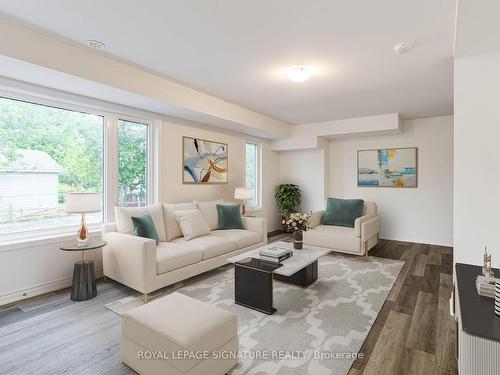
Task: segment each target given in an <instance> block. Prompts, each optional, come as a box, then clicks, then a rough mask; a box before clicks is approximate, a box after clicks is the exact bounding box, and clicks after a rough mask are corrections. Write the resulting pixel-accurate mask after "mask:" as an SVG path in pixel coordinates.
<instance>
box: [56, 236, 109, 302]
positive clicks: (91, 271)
mask: <svg viewBox="0 0 500 375" xmlns="http://www.w3.org/2000/svg"><path fill="white" fill-rule="evenodd" d="M106 245H107V244H106V242H104V241H101V240H90V241H88V242H87V243H86V245H85V246H82V244H81V243H78V242H66V243H64V244H62V245H61V246H60V249H61V250H64V251H81V252H82V260H81V261H79V262H76V263H75V266H74V268H73V284H72V288H71V299H72V300H73V301H86V300H88V299H92V298H94V297H95V296H96V295H97V287H96V282H95V268H94V261H93V260H86V259H85V251H87V250H95V249H100V248H101V247H104V246H106Z"/></svg>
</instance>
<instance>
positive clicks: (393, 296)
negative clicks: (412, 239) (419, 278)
mask: <svg viewBox="0 0 500 375" xmlns="http://www.w3.org/2000/svg"><path fill="white" fill-rule="evenodd" d="M414 260H415V255H413V254H412V255H410V257H409V258H408V259H406V261H405V264H404V266H403V268H402V269H401V272H400V273H399V276H398V278H397V280H396V282H395V283H394V286H393V287H392V289H391V292H390V293H389V296H388V297H387V300H388V301H391V302H395V301H396V300H397V298H398V295H399V292H400V291H401V288H402V287H403V285H404V282H405V279H406V276H407V275H408V272H410V269H411V268H412V267H413V262H414Z"/></svg>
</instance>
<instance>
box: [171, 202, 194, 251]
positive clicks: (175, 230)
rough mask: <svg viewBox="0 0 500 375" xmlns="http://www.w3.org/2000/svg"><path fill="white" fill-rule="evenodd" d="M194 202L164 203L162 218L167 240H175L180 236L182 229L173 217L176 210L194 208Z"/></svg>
mask: <svg viewBox="0 0 500 375" xmlns="http://www.w3.org/2000/svg"><path fill="white" fill-rule="evenodd" d="M195 209H196V204H195V203H194V202H186V203H165V204H164V205H163V220H164V221H165V230H166V232H167V233H166V235H167V241H172V240H175V239H176V238H179V237H182V230H181V227H180V226H179V223H178V222H177V218H176V217H175V212H176V211H184V210H195Z"/></svg>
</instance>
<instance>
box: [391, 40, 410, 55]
mask: <svg viewBox="0 0 500 375" xmlns="http://www.w3.org/2000/svg"><path fill="white" fill-rule="evenodd" d="M412 47H413V46H412V45H411V43H408V42H403V43H399V44H396V45H395V46H394V51H396V52H397V53H407V52H408V51H410V50H411V48H412Z"/></svg>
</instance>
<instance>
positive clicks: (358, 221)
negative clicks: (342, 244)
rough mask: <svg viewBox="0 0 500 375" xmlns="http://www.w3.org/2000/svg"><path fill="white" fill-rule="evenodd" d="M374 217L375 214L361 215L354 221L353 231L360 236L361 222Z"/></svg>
mask: <svg viewBox="0 0 500 375" xmlns="http://www.w3.org/2000/svg"><path fill="white" fill-rule="evenodd" d="M374 217H375V216H373V215H363V216H360V217H358V218H357V219H356V220H355V221H354V232H355V233H356V235H357V236H358V237H361V224H362V223H364V222H366V221H368V220H370V219H373V218H374Z"/></svg>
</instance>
